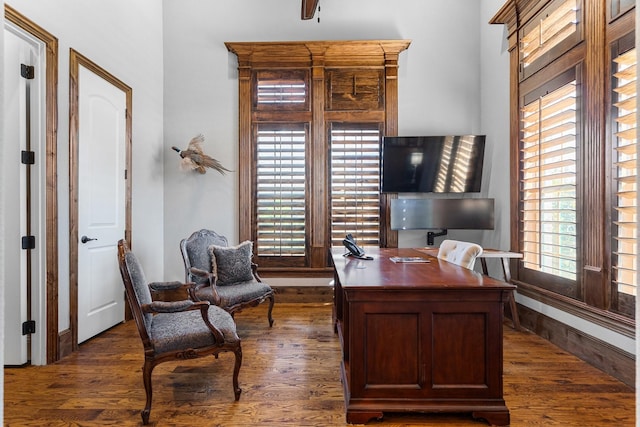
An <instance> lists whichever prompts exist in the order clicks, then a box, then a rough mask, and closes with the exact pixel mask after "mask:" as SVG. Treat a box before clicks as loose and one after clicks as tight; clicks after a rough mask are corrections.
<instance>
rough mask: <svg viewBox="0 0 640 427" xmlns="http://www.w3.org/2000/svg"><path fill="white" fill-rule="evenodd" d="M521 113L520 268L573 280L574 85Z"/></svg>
mask: <svg viewBox="0 0 640 427" xmlns="http://www.w3.org/2000/svg"><path fill="white" fill-rule="evenodd" d="M544 93H545V94H544V95H543V96H540V97H538V98H537V99H535V100H534V101H532V102H529V103H527V104H526V105H525V106H524V107H523V109H522V122H523V123H522V130H523V133H522V140H521V153H520V160H521V181H520V185H521V191H520V207H521V210H522V212H521V221H522V224H521V243H522V245H521V249H522V251H523V255H524V260H523V261H524V267H525V268H529V269H533V270H537V271H541V272H545V273H549V274H552V275H556V276H560V277H564V278H567V279H571V280H575V279H576V268H577V266H576V259H577V258H576V247H577V246H576V229H577V226H576V122H577V116H576V81H575V80H573V81H571V82H570V83H568V84H564V85H563V86H561V87H559V88H557V89H555V90H553V91H550V92H549V93H546V92H544Z"/></svg>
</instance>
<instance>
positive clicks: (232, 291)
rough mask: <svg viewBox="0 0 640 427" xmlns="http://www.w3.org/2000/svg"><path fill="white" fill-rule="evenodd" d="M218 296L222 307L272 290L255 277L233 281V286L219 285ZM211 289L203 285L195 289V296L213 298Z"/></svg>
mask: <svg viewBox="0 0 640 427" xmlns="http://www.w3.org/2000/svg"><path fill="white" fill-rule="evenodd" d="M216 291H217V293H218V296H219V297H220V305H222V306H223V307H233V306H235V305H237V304H243V303H245V302H247V301H253V300H256V299H259V298H260V297H263V296H265V295H267V294H269V293H270V292H272V290H271V287H270V286H269V285H267V284H266V283H263V282H258V281H257V280H255V279H252V280H247V281H244V282H238V283H234V285H233V286H220V287H218V288H216ZM212 293H213V289H212V288H211V286H205V287H202V288H199V289H198V290H196V297H197V298H198V299H200V300H204V301H207V300H208V301H211V300H213V299H214V298H213V296H212Z"/></svg>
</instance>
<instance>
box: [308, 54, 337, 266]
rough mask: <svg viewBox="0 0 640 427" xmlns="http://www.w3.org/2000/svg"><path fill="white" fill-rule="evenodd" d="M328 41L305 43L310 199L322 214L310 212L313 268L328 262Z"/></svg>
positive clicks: (311, 262) (310, 246)
mask: <svg viewBox="0 0 640 427" xmlns="http://www.w3.org/2000/svg"><path fill="white" fill-rule="evenodd" d="M327 47H328V46H327V45H325V44H319V45H310V46H308V48H309V51H310V53H311V79H312V81H313V83H312V85H311V87H312V88H313V89H312V91H311V116H312V127H311V137H310V141H309V143H310V144H309V145H310V150H309V154H310V157H309V161H310V162H312V163H313V168H312V169H313V175H311V176H310V182H309V183H308V184H309V187H308V191H309V200H310V202H311V203H310V205H311V206H310V207H311V210H312V212H323V214H322V215H311V221H310V227H311V232H310V239H309V240H310V241H309V264H310V266H311V267H314V268H322V267H324V266H326V265H327V257H328V252H327V250H326V249H325V248H326V245H327V242H330V241H331V236H330V233H329V229H330V228H329V224H328V222H327V217H328V213H329V209H330V208H329V204H328V200H327V195H328V194H329V191H330V190H329V181H328V175H329V158H328V157H329V156H328V153H327V150H326V149H325V145H326V144H325V141H326V140H327V131H328V130H327V127H326V126H325V116H324V110H325V92H326V88H325V86H326V85H325V65H326V64H325V62H326V61H325V55H326V51H327Z"/></svg>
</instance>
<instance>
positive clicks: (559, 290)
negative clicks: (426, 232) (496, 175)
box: [491, 0, 638, 332]
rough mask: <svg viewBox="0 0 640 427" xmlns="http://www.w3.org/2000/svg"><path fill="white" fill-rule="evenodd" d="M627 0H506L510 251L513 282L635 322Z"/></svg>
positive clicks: (630, 15) (556, 301) (627, 326)
mask: <svg viewBox="0 0 640 427" xmlns="http://www.w3.org/2000/svg"><path fill="white" fill-rule="evenodd" d="M634 9H635V8H634V6H633V2H632V1H627V0H606V1H597V2H585V1H583V0H537V1H529V0H513V1H509V2H507V3H506V4H505V6H504V7H503V8H502V9H501V10H500V11H499V12H498V14H497V15H496V16H495V17H494V18H493V19H492V21H491V22H492V23H500V24H507V25H508V26H509V30H510V32H509V46H511V47H512V49H511V64H512V65H511V67H512V68H511V75H512V78H513V80H512V81H513V82H514V84H513V85H512V89H513V91H514V92H515V93H514V95H517V96H513V97H512V99H511V112H512V114H511V126H512V129H513V132H512V135H513V136H514V138H513V139H512V140H511V168H512V171H513V173H512V176H513V177H514V178H517V179H512V184H511V185H512V189H511V190H512V191H511V194H512V195H513V197H512V199H511V200H512V204H511V206H512V210H511V215H512V218H513V219H514V227H513V229H512V233H511V243H512V249H514V250H516V251H519V252H522V253H523V255H524V258H523V259H522V261H520V262H518V263H517V271H516V273H515V274H514V278H515V280H516V281H517V282H518V284H519V288H518V292H521V293H522V294H523V295H526V296H527V297H529V298H533V299H536V300H538V301H541V302H543V303H545V304H550V305H553V306H555V307H558V308H559V309H561V310H565V311H567V309H569V310H572V311H573V312H574V313H578V315H579V316H581V317H584V318H585V319H591V321H592V319H593V317H592V316H595V318H597V319H598V321H602V322H603V324H608V325H615V327H622V328H623V330H625V332H629V331H632V329H633V328H634V327H635V322H634V314H635V304H636V302H635V301H636V296H637V281H638V274H637V261H636V260H637V252H638V242H637V238H638V237H637V233H638V229H637V220H638V217H637V197H638V194H637V184H636V182H637V161H638V160H637V135H636V114H637V109H636V55H637V52H636V50H635V10H634ZM569 307H570V308H569Z"/></svg>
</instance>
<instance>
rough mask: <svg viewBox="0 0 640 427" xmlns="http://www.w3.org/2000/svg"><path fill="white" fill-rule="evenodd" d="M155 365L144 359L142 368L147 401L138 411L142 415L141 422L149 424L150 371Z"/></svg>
mask: <svg viewBox="0 0 640 427" xmlns="http://www.w3.org/2000/svg"><path fill="white" fill-rule="evenodd" d="M154 367H155V365H154V364H153V362H152V361H150V360H145V362H144V367H143V368H142V380H143V382H144V390H145V392H146V394H147V403H146V405H145V407H144V409H143V410H142V412H141V413H140V415H141V416H142V424H144V425H147V424H149V416H150V415H151V397H152V394H153V389H152V387H151V373H152V372H153V368H154Z"/></svg>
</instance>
